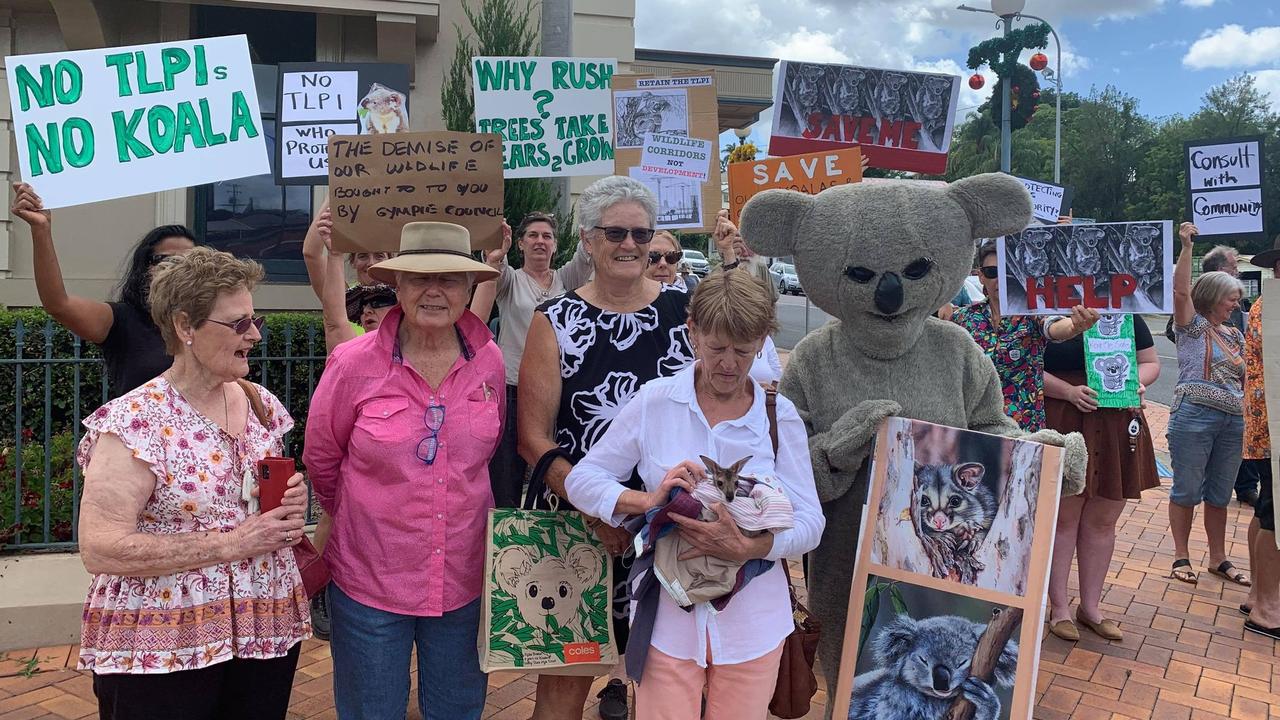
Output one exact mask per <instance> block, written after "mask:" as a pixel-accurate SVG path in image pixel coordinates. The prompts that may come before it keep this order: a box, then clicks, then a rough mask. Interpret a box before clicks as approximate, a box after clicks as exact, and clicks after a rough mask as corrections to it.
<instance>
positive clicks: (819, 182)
mask: <svg viewBox="0 0 1280 720" xmlns="http://www.w3.org/2000/svg"><path fill="white" fill-rule="evenodd" d="M861 180H862V151H861V150H859V149H858V148H857V147H851V148H846V149H842V150H827V151H823V152H816V153H806V154H804V155H788V156H787V157H777V158H765V159H764V160H755V161H753V162H743V163H733V164H732V165H730V166H729V218H730V219H731V220H733V222H735V223H736V222H738V220H739V216H740V215H741V214H742V206H743V205H746V204H747V200H750V199H751V196H752V195H755V194H756V193H759V192H763V191H765V190H769V189H772V188H782V189H784V190H798V191H799V192H802V193H808V194H809V195H817V194H818V193H820V192H822V191H823V190H826V189H827V188H829V187H835V186H836V185H847V184H849V183H856V182H860V181H861Z"/></svg>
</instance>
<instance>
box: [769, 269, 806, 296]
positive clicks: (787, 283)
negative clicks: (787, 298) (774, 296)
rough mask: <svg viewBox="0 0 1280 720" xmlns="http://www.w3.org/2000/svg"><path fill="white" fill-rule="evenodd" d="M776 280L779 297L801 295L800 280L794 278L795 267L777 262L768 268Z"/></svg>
mask: <svg viewBox="0 0 1280 720" xmlns="http://www.w3.org/2000/svg"><path fill="white" fill-rule="evenodd" d="M769 269H770V270H771V271H773V272H774V273H776V275H775V277H777V278H778V293H779V294H781V295H803V294H804V288H802V287H800V278H798V277H796V266H795V265H792V264H790V263H783V262H777V263H774V264H773V266H772V267H770V268H769Z"/></svg>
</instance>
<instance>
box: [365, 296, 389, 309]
mask: <svg viewBox="0 0 1280 720" xmlns="http://www.w3.org/2000/svg"><path fill="white" fill-rule="evenodd" d="M395 304H396V299H395V298H393V297H379V298H374V299H372V300H370V301H369V302H367V303H365V307H370V308H373V309H374V310H381V309H382V308H389V307H391V306H392V305H395Z"/></svg>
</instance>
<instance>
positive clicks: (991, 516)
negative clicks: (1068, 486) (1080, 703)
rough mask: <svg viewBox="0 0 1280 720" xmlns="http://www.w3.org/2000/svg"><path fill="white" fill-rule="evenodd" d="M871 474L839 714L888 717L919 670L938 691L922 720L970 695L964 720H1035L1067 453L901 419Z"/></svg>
mask: <svg viewBox="0 0 1280 720" xmlns="http://www.w3.org/2000/svg"><path fill="white" fill-rule="evenodd" d="M871 473H872V475H871V477H872V479H871V489H870V491H869V493H868V496H867V506H866V509H867V512H866V517H865V520H864V522H863V525H862V533H861V536H860V537H859V539H858V553H857V561H856V564H855V566H854V576H853V586H852V589H851V592H850V594H849V615H848V620H847V622H846V624H845V636H844V650H843V652H842V656H841V661H840V674H839V679H838V683H837V690H836V692H835V693H834V694H832V695H831V698H832V700H831V702H832V704H833V710H834V711H833V713H832V717H836V718H846V717H847V718H874V717H889V716H887V715H884V714H883V711H884V708H885V707H901V705H894V704H893V702H894V701H893V700H892V698H891V696H892V694H893V693H896V692H901V690H900V688H902V687H903V685H902V684H901V683H900V682H896V681H893V680H896V678H892V677H891V674H892V673H897V672H900V667H902V666H903V665H904V663H913V664H914V663H916V662H918V661H921V660H922V661H924V662H925V663H926V664H927V665H928V666H929V668H928V669H925V670H922V672H923V675H921V677H924V678H926V682H929V684H930V686H931V687H932V689H934V690H936V691H937V692H936V693H933V694H925V693H920V692H917V691H916V690H915V689H914V688H913V689H912V690H911V692H913V693H915V694H914V695H913V696H912V699H911V702H912V705H911V707H912V708H913V709H914V710H915V711H916V713H917V716H918V717H928V718H947V717H957V716H956V715H952V714H951V712H952V711H953V710H958V709H959V708H960V707H961V706H962V705H963V704H968V703H969V702H970V701H968V700H966V697H974V698H976V700H975V702H977V703H979V705H980V707H977V708H976V709H977V712H976V714H974V715H960V717H981V718H987V717H997V718H1002V719H1005V718H1030V717H1031V712H1032V706H1033V704H1034V701H1035V693H1036V668H1037V665H1038V664H1039V659H1040V636H1041V634H1042V633H1041V623H1042V622H1044V614H1045V611H1046V610H1045V606H1044V595H1045V592H1046V590H1047V589H1048V582H1049V561H1050V556H1051V554H1052V551H1053V540H1054V537H1053V536H1054V532H1055V526H1056V519H1057V514H1058V493H1059V486H1060V484H1061V480H1062V451H1061V449H1059V448H1055V447H1049V446H1046V445H1040V444H1038V443H1033V442H1026V441H1023V440H1014V439H1011V438H1006V437H1001V436H998V435H987V434H985V433H978V432H972V431H969V430H962V429H958V428H950V427H945V426H942V425H934V424H931V423H926V422H920V421H918V420H908V419H905V418H896V417H892V418H889V419H888V420H886V421H885V422H884V424H882V425H881V427H880V433H879V435H878V438H877V440H876V444H875V456H874V459H873V462H872V468H871ZM965 666H967V667H968V672H945V673H939V672H938V670H939V669H940V668H942V667H945V668H952V669H954V668H958V667H965ZM975 681H976V682H979V683H982V684H983V685H984V686H985V688H983V690H984V692H974V693H971V692H969V691H968V689H967V688H965V689H962V688H959V687H957V686H956V685H955V684H957V683H962V682H967V683H973V682H975ZM886 694H887V695H886ZM876 707H878V708H879V709H880V711H881V713H880V714H877V713H876V711H875V710H874V708H876Z"/></svg>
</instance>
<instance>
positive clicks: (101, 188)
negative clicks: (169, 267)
mask: <svg viewBox="0 0 1280 720" xmlns="http://www.w3.org/2000/svg"><path fill="white" fill-rule="evenodd" d="M5 68H6V70H7V75H8V81H9V98H10V102H11V103H12V108H13V126H14V133H15V135H16V136H17V141H18V143H17V144H18V161H19V164H20V167H21V175H22V177H23V179H24V180H26V181H27V182H29V183H31V185H32V186H33V187H35V189H36V192H38V193H39V194H40V196H41V198H42V199H43V200H44V205H45V207H49V208H57V207H65V206H68V205H79V204H82V203H89V202H96V201H99V200H110V199H112V198H118V197H127V196H130V195H141V194H143V193H151V192H158V191H160V190H168V189H171V188H180V187H188V186H191V185H200V184H203V183H210V182H216V181H219V180H231V179H234V178H240V177H246V176H249V175H261V174H264V173H266V172H269V168H270V166H269V164H268V162H267V146H266V142H265V141H264V139H263V137H262V128H261V115H260V114H259V111H258V95H257V90H256V88H255V86H254V82H253V67H252V65H251V64H250V61H249V46H248V43H247V41H246V40H245V36H243V35H235V36H231V37H218V38H207V39H203V40H183V41H179V42H169V43H154V44H151V45H133V46H129V47H117V48H105V49H97V50H80V51H74V52H54V53H44V54H40V55H19V56H12V57H7V58H5Z"/></svg>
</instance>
